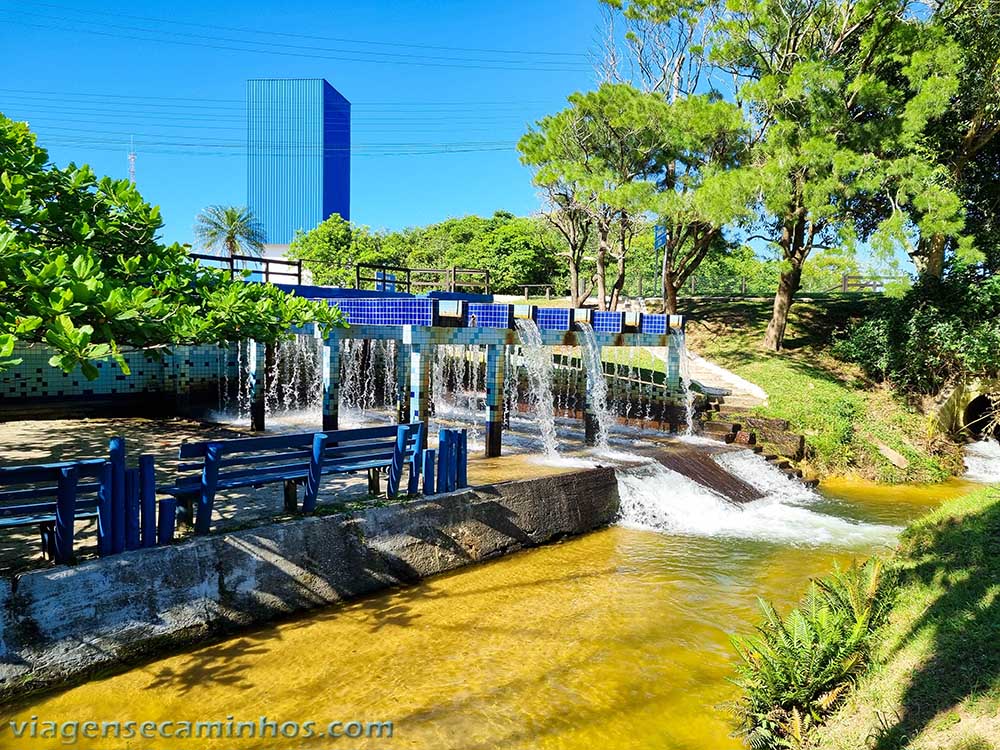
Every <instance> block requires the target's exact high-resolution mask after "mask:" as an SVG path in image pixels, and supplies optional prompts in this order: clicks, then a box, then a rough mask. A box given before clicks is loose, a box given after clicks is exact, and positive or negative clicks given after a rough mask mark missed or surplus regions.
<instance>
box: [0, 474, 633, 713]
mask: <svg viewBox="0 0 1000 750" xmlns="http://www.w3.org/2000/svg"><path fill="white" fill-rule="evenodd" d="M617 512H618V489H617V483H616V481H615V474H614V470H613V469H610V468H598V469H591V470H587V471H580V472H573V473H570V474H564V475H561V476H556V477H546V478H542V479H531V480H524V481H516V482H507V483H503V484H498V485H491V486H486V487H479V488H476V489H470V490H465V491H462V492H457V493H452V494H450V495H442V496H438V497H433V498H429V499H426V500H418V501H415V502H412V503H407V504H405V505H394V506H389V507H384V508H373V509H370V510H366V511H361V512H357V513H348V514H338V515H332V516H311V517H308V518H301V519H297V520H294V521H288V522H285V523H280V524H273V525H269V526H263V527H258V528H254V529H248V530H245V531H238V532H234V533H230V534H225V535H219V536H209V537H201V538H197V539H193V540H190V541H187V542H185V543H183V544H179V545H177V546H173V547H160V548H152V549H146V550H137V551H134V552H128V553H125V554H123V555H118V556H115V557H110V558H107V559H104V560H94V561H91V562H87V563H84V564H82V565H78V566H75V567H60V568H54V569H50V570H43V571H34V572H30V573H26V574H24V575H22V576H20V577H19V578H17V579H16V580H15V581H13V582H10V581H6V580H0V699H6V698H10V697H13V696H14V695H15V694H16V695H19V696H23V695H24V694H25V693H26V692H27V691H29V690H30V691H32V692H33V691H35V690H39V689H43V688H46V687H51V686H55V685H58V684H62V683H66V682H70V681H73V680H75V679H79V678H81V677H84V676H86V675H87V674H88V673H90V672H92V671H94V670H96V669H105V668H108V667H115V666H124V665H126V664H129V663H132V662H134V661H137V660H138V659H140V658H148V657H149V656H150V654H151V653H154V652H155V650H157V649H163V648H175V647H181V646H185V647H190V646H193V645H195V644H196V643H197V642H198V641H200V640H203V639H205V638H208V637H213V636H218V635H220V634H223V633H226V632H228V631H231V630H233V629H235V628H238V627H243V626H247V625H251V624H254V623H259V622H264V621H267V620H270V619H273V618H276V617H279V616H283V615H289V614H293V613H296V612H301V611H304V610H308V609H311V608H314V607H320V606H324V605H328V604H331V603H334V602H338V601H341V600H344V599H348V598H351V597H355V596H360V595H362V594H367V593H370V592H373V591H378V590H379V589H384V588H386V587H390V586H398V585H401V584H405V583H410V582H413V581H416V580H419V579H421V578H424V577H426V576H431V575H434V574H436V573H442V572H444V571H448V570H453V569H455V568H458V567H461V566H463V565H468V564H470V563H474V562H477V561H480V560H485V559H488V558H491V557H496V556H499V555H503V554H507V553H509V552H513V551H515V550H519V549H523V548H526V547H531V546H535V545H539V544H544V543H545V542H548V541H552V540H554V539H558V538H560V537H565V536H572V535H576V534H582V533H585V532H587V531H591V530H593V529H596V528H599V527H601V526H605V525H607V524H609V523H611V521H613V520H614V517H615V515H616V514H617Z"/></svg>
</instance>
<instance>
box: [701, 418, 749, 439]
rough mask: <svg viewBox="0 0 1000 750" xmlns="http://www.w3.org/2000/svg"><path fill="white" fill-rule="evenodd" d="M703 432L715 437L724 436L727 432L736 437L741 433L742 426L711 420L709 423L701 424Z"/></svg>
mask: <svg viewBox="0 0 1000 750" xmlns="http://www.w3.org/2000/svg"><path fill="white" fill-rule="evenodd" d="M701 431H702V432H707V433H711V434H713V435H724V434H726V433H727V432H729V433H732V434H733V435H735V434H736V433H737V432H739V431H740V425H738V424H734V423H732V422H721V421H719V420H716V419H711V420H708V421H707V422H702V423H701Z"/></svg>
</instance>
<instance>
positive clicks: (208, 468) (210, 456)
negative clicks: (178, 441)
mask: <svg viewBox="0 0 1000 750" xmlns="http://www.w3.org/2000/svg"><path fill="white" fill-rule="evenodd" d="M221 460H222V444H221V443H209V444H208V446H207V447H206V448H205V468H204V469H202V472H201V495H199V496H198V513H197V515H196V516H195V522H194V533H195V534H207V533H208V531H209V529H211V528H212V508H213V507H214V505H215V489H216V487H217V486H218V484H219V462H220V461H221Z"/></svg>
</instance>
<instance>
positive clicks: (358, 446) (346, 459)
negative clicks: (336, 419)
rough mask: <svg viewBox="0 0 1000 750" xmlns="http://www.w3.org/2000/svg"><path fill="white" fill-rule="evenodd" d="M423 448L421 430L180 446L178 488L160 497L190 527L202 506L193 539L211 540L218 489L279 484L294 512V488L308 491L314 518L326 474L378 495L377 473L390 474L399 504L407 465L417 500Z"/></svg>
mask: <svg viewBox="0 0 1000 750" xmlns="http://www.w3.org/2000/svg"><path fill="white" fill-rule="evenodd" d="M425 444H426V435H425V428H424V425H423V424H422V423H416V424H405V425H398V426H397V425H389V426H386V427H366V428H361V429H356V430H338V431H331V432H320V433H311V432H310V433H300V434H295V435H275V436H268V437H250V438H237V439H235V440H214V441H206V442H198V443H183V444H182V445H181V447H180V456H179V457H180V459H181V463H180V464H179V465H178V467H177V472H178V473H177V481H176V482H175V483H174V484H173V485H171V486H168V487H160V488H158V491H159V492H161V493H163V494H166V495H173V496H174V497H176V498H177V499H178V501H179V504H180V505H181V506H182V508H183V509H184V510H185V513H184V514H183V515H184V516H185V517H186V520H187V521H188V522H190V521H191V520H192V514H193V511H194V504H195V502H197V513H196V514H193V515H194V527H195V533H197V534H206V533H208V531H209V529H210V528H211V525H212V509H213V506H214V504H215V495H216V493H217V492H218V491H220V490H230V489H239V488H243V487H262V486H264V485H267V484H274V483H277V482H281V483H283V484H284V485H285V508H286V510H289V511H294V510H296V487H297V486H298V485H300V484H304V485H305V492H304V496H303V501H302V511H303V512H304V513H311V512H312V511H313V510H315V508H316V496H317V493H318V491H319V482H320V477H321V476H323V475H324V474H346V473H355V472H360V471H367V472H368V476H369V491H373V492H374V493H376V494H377V493H378V491H379V485H378V477H379V472H380V471H382V470H387V471H388V481H387V494H388V495H389V497H395V496H396V495H398V494H399V486H400V482H401V480H402V476H403V470H404V468H405V467H406V466H407V465H408V466H409V471H410V475H409V485H408V487H407V491H408V492H409V493H410V494H416V492H417V491H418V482H419V474H420V465H421V460H422V459H421V452H422V450H423V448H424V446H425ZM191 459H197V460H194V461H192V460H191Z"/></svg>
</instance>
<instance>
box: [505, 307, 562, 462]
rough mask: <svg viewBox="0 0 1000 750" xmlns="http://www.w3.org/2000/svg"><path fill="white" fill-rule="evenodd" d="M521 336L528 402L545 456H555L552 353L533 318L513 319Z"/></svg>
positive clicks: (556, 445)
mask: <svg viewBox="0 0 1000 750" xmlns="http://www.w3.org/2000/svg"><path fill="white" fill-rule="evenodd" d="M514 322H515V324H516V325H517V332H518V334H519V336H520V339H521V359H522V361H523V364H524V368H525V370H526V372H527V374H528V402H529V404H530V406H531V407H532V409H533V411H534V416H535V418H536V419H537V421H538V426H539V429H540V430H541V435H542V448H543V449H544V451H545V454H546V455H548V456H555V455H558V453H559V451H558V441H557V439H556V415H555V400H554V398H553V396H552V374H553V366H552V352H550V351H549V350H548V348H546V347H545V345H544V344H543V343H542V332H541V331H540V330H539V328H538V325H537V324H536V323H535V321H533V320H525V319H523V318H518V319H517V320H515V321H514Z"/></svg>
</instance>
